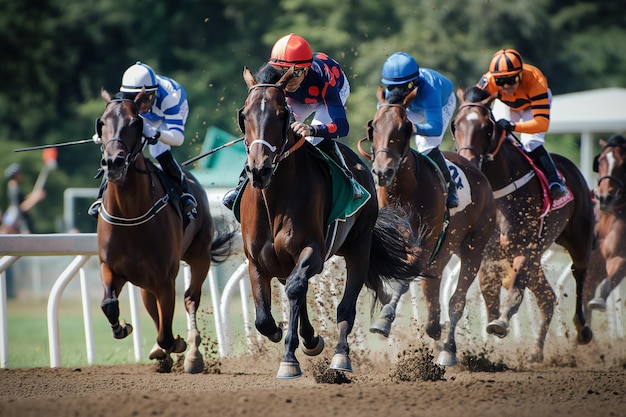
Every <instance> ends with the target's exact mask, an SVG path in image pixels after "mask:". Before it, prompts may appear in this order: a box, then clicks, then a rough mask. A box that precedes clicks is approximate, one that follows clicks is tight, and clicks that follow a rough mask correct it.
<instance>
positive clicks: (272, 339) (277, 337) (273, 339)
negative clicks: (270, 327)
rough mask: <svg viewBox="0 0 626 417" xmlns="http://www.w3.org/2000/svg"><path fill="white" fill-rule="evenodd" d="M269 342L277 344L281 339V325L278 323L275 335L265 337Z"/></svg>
mask: <svg viewBox="0 0 626 417" xmlns="http://www.w3.org/2000/svg"><path fill="white" fill-rule="evenodd" d="M267 338H268V339H269V340H270V342H274V343H278V342H280V341H281V340H282V339H283V324H282V323H279V324H278V327H277V329H276V333H274V334H273V335H270V336H267Z"/></svg>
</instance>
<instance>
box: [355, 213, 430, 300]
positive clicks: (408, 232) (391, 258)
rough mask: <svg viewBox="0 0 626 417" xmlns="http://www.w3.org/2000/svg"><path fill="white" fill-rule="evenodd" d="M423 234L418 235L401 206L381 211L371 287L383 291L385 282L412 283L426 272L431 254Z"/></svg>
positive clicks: (375, 234) (378, 219)
mask: <svg viewBox="0 0 626 417" xmlns="http://www.w3.org/2000/svg"><path fill="white" fill-rule="evenodd" d="M422 238H423V233H421V234H417V235H416V234H415V233H414V232H413V229H412V228H411V224H410V223H409V218H408V216H407V214H406V212H405V211H404V210H403V209H402V208H400V207H399V206H385V207H382V208H381V209H380V210H379V213H378V218H377V219H376V224H375V225H374V233H373V238H372V249H371V253H370V265H369V272H368V277H367V283H366V285H367V287H368V288H371V289H372V290H374V291H375V292H376V295H378V294H381V292H380V291H383V283H384V282H389V283H393V282H397V283H407V284H408V283H409V282H411V281H412V280H414V279H415V278H416V277H417V276H419V275H421V274H423V273H424V270H425V269H426V265H427V264H428V260H427V257H428V253H427V251H425V250H423V249H422V247H421V242H422Z"/></svg>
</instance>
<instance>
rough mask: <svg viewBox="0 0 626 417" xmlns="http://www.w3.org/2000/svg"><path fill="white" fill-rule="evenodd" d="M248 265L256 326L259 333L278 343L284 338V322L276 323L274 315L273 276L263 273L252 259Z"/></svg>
mask: <svg viewBox="0 0 626 417" xmlns="http://www.w3.org/2000/svg"><path fill="white" fill-rule="evenodd" d="M248 265H249V266H248V272H249V275H250V286H251V288H252V298H253V299H254V310H255V315H256V318H255V319H254V326H255V327H256V329H257V330H258V332H259V333H261V334H262V335H263V336H265V337H267V338H268V339H269V340H270V341H272V342H274V343H278V342H280V341H281V340H282V338H283V327H282V323H281V325H280V326H279V325H276V321H275V320H274V317H273V316H272V311H271V306H272V300H271V296H272V288H271V278H267V277H265V276H263V275H261V273H260V272H259V270H258V269H257V268H256V266H255V265H254V263H253V262H252V261H250V262H249V264H248Z"/></svg>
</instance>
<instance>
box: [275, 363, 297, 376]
mask: <svg viewBox="0 0 626 417" xmlns="http://www.w3.org/2000/svg"><path fill="white" fill-rule="evenodd" d="M300 376H302V370H301V369H300V364H299V363H298V362H281V363H280V366H279V367H278V373H277V374H276V378H279V379H293V378H299V377H300Z"/></svg>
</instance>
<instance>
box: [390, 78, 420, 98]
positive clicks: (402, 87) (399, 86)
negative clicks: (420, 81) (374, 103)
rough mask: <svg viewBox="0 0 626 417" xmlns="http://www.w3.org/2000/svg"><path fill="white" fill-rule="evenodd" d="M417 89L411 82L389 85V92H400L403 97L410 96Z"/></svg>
mask: <svg viewBox="0 0 626 417" xmlns="http://www.w3.org/2000/svg"><path fill="white" fill-rule="evenodd" d="M414 88H415V83H414V82H413V81H410V82H408V83H406V84H395V85H388V86H387V91H394V90H400V91H401V92H402V94H403V95H407V94H409V93H410V92H411V91H412V90H413V89H414Z"/></svg>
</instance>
